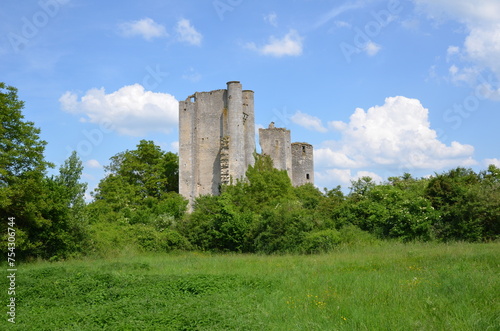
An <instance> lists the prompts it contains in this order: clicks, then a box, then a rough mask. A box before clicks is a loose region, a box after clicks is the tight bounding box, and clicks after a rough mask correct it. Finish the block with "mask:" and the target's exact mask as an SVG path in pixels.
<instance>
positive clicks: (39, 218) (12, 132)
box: [0, 83, 52, 256]
mask: <svg viewBox="0 0 500 331" xmlns="http://www.w3.org/2000/svg"><path fill="white" fill-rule="evenodd" d="M23 108H24V103H23V101H21V100H19V99H18V96H17V89H16V88H14V87H12V86H6V85H5V84H4V83H0V214H1V216H2V218H3V219H5V218H6V217H15V219H16V227H17V231H16V238H17V240H16V244H17V245H16V246H17V248H18V253H19V254H20V255H21V256H28V255H36V254H37V252H40V251H41V250H43V242H41V241H40V238H39V236H38V234H39V233H40V231H41V230H42V229H43V228H44V226H45V225H47V223H48V222H49V221H48V220H47V219H45V218H44V216H43V214H42V209H43V208H42V206H43V205H44V204H45V202H44V200H43V197H44V196H45V193H46V192H45V187H44V176H45V173H46V170H47V168H49V167H51V166H52V164H51V163H49V162H46V161H45V159H44V155H43V153H44V150H45V145H46V144H47V143H46V142H45V141H43V140H41V139H40V129H38V128H36V127H35V126H34V123H33V122H30V121H26V120H24V116H23V114H22V110H23ZM1 224H2V227H1V229H2V233H3V234H5V233H6V231H5V230H4V229H5V226H6V223H5V222H2V223H1Z"/></svg>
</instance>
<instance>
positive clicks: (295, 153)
mask: <svg viewBox="0 0 500 331" xmlns="http://www.w3.org/2000/svg"><path fill="white" fill-rule="evenodd" d="M259 143H260V147H261V150H262V154H265V155H269V156H270V157H271V159H272V160H273V165H274V167H275V168H276V169H279V170H286V171H287V173H288V177H290V180H291V181H292V184H293V185H294V186H300V185H304V184H306V183H312V184H314V160H313V146H312V145H311V144H308V143H293V144H292V143H291V139H290V130H287V129H285V128H276V127H275V126H274V123H273V122H271V124H269V127H268V128H267V129H259Z"/></svg>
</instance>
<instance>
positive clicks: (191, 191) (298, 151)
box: [179, 81, 314, 202]
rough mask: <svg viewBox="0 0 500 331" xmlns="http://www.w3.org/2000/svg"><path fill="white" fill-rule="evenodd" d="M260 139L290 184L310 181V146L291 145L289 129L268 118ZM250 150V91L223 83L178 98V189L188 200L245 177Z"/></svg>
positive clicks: (252, 125) (252, 149) (251, 160)
mask: <svg viewBox="0 0 500 331" xmlns="http://www.w3.org/2000/svg"><path fill="white" fill-rule="evenodd" d="M259 143H260V146H261V149H262V153H263V154H267V155H270V156H271V158H272V160H273V164H274V166H275V167H276V168H277V169H283V170H286V171H287V173H288V176H289V177H290V179H291V180H292V183H293V185H295V186H298V185H303V184H306V183H314V163H313V147H312V145H310V144H307V143H293V144H292V143H291V142H290V130H286V129H284V128H275V127H274V124H273V123H271V125H270V126H269V128H268V129H259ZM254 152H255V116H254V92H253V91H250V90H242V85H241V84H240V82H235V81H232V82H228V83H227V89H225V90H214V91H210V92H196V93H195V94H193V95H191V96H189V97H188V98H187V99H186V100H185V101H181V102H180V103H179V193H180V194H181V195H183V196H184V197H185V198H187V199H188V200H189V201H190V202H192V201H193V200H194V199H195V198H196V197H198V196H200V195H205V194H212V195H217V194H219V190H220V186H221V185H222V184H230V183H231V181H233V182H234V181H236V180H238V179H244V178H245V173H246V171H247V169H248V166H249V165H253V163H254V156H253V153H254Z"/></svg>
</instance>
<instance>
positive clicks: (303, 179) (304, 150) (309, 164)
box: [292, 143, 314, 186]
mask: <svg viewBox="0 0 500 331" xmlns="http://www.w3.org/2000/svg"><path fill="white" fill-rule="evenodd" d="M292 183H293V185H294V186H300V185H304V184H307V183H312V184H314V159H313V146H312V145H311V144H308V143H293V144H292Z"/></svg>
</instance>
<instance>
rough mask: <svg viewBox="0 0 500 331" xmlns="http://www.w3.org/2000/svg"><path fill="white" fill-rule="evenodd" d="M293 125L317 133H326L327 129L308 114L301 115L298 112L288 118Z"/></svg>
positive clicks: (318, 120) (317, 119)
mask: <svg viewBox="0 0 500 331" xmlns="http://www.w3.org/2000/svg"><path fill="white" fill-rule="evenodd" d="M290 119H291V120H292V122H293V123H295V124H297V125H300V126H303V127H304V128H306V129H309V130H313V131H318V132H327V131H328V130H327V128H325V127H324V126H323V124H322V123H321V120H320V119H319V118H317V117H315V116H311V115H309V114H306V113H303V112H301V111H300V110H298V111H297V112H296V113H295V114H293V115H292V117H291V118H290Z"/></svg>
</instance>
